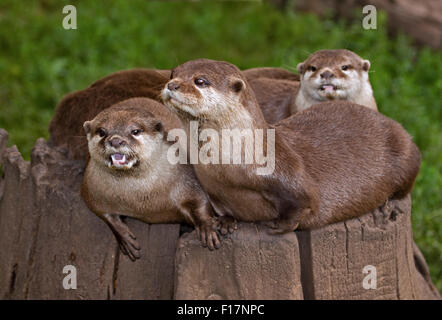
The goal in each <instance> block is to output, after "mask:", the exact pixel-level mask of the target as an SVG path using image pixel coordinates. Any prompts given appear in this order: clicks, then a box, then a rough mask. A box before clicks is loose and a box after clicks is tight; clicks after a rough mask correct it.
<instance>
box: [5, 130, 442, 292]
mask: <svg viewBox="0 0 442 320" xmlns="http://www.w3.org/2000/svg"><path fill="white" fill-rule="evenodd" d="M7 140H8V135H7V133H6V131H4V130H2V129H0V164H1V165H2V172H3V176H2V177H1V178H0V299H174V298H175V299H438V298H440V295H439V293H438V292H437V290H436V289H435V288H434V285H433V284H432V283H431V279H430V277H429V273H428V268H427V266H426V263H425V260H424V258H423V256H422V254H421V253H420V251H419V249H418V248H417V247H416V246H415V244H414V242H413V238H412V232H411V225H410V210H411V209H410V208H411V207H410V199H409V198H407V199H403V200H401V201H391V202H389V203H388V204H387V205H385V206H384V207H383V208H382V209H379V210H376V211H374V212H371V213H368V214H366V215H364V216H362V217H360V218H358V219H353V220H349V221H345V222H342V223H338V224H334V225H330V226H327V227H325V228H322V229H318V230H311V231H297V232H294V233H290V234H286V235H283V236H270V235H268V234H267V233H266V231H265V229H264V228H263V227H262V226H260V225H259V224H247V223H241V224H240V226H239V230H237V231H236V232H235V233H233V234H232V235H229V236H227V238H226V239H224V241H223V246H222V248H221V249H219V250H215V251H209V250H208V249H207V248H202V247H201V245H200V243H199V242H198V241H197V240H196V236H195V232H194V231H193V232H191V233H184V234H182V235H181V236H180V226H179V225H173V224H171V225H148V224H144V223H141V222H139V221H135V220H129V221H128V224H129V225H130V227H131V229H132V230H133V232H134V233H135V235H136V236H137V238H138V241H139V243H140V245H141V247H142V257H141V259H140V260H137V261H136V262H132V261H130V260H129V259H128V258H127V257H126V256H124V255H122V254H120V251H119V248H118V245H117V243H116V241H115V239H114V237H113V235H112V233H111V231H110V230H109V228H108V227H107V225H106V224H105V223H104V222H103V221H101V220H100V219H99V218H98V217H97V216H95V215H94V214H93V213H92V212H90V211H89V209H88V208H87V207H86V205H85V204H84V202H83V200H82V199H81V197H80V194H79V190H80V184H81V180H82V176H83V171H84V165H85V164H84V162H82V161H74V160H71V159H69V158H68V157H67V152H65V150H63V149H57V148H50V147H49V146H48V145H47V144H46V142H45V141H44V140H43V139H39V140H37V142H36V144H35V147H34V149H33V151H32V155H31V161H30V162H27V161H24V160H23V158H22V156H21V154H20V153H19V151H18V150H17V148H16V147H15V146H13V147H11V148H7ZM367 265H371V266H373V267H375V268H376V272H377V287H376V289H364V288H363V285H362V283H363V280H364V278H365V277H366V276H367V274H364V273H363V269H364V267H365V266H367ZM65 266H74V267H75V268H76V271H77V289H65V288H64V286H63V279H64V278H65V277H66V274H64V273H63V269H64V268H65Z"/></svg>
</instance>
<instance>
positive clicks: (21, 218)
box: [0, 139, 179, 299]
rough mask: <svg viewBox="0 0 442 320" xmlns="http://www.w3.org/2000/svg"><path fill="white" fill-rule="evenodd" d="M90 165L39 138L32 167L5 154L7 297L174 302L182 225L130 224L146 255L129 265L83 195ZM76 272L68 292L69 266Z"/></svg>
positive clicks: (2, 244)
mask: <svg viewBox="0 0 442 320" xmlns="http://www.w3.org/2000/svg"><path fill="white" fill-rule="evenodd" d="M83 167H84V163H82V162H80V161H72V160H68V159H66V158H64V156H63V155H62V154H61V153H59V152H58V151H56V150H53V149H51V148H49V147H48V146H47V144H46V142H45V141H44V140H42V139H39V140H38V141H37V143H36V145H35V147H34V150H33V152H32V156H31V163H29V162H25V161H24V160H23V159H22V157H21V155H20V153H19V152H18V150H17V149H16V147H12V148H9V149H7V151H6V153H5V162H4V171H5V193H4V197H3V199H2V200H1V203H0V232H1V234H0V297H3V298H8V299H114V298H115V299H120V298H123V299H171V298H172V296H173V270H174V267H173V263H174V257H175V250H176V243H177V240H178V236H179V226H178V225H154V226H149V225H147V224H142V223H137V222H136V221H130V222H129V223H130V224H131V226H132V227H133V231H134V232H135V234H136V235H137V236H138V241H139V243H140V245H141V247H142V258H141V259H140V260H139V261H137V262H135V263H132V262H128V261H126V259H127V258H126V257H125V256H123V255H120V254H119V250H118V246H117V243H116V241H115V239H114V236H113V235H112V233H111V232H110V230H109V228H108V227H107V225H106V224H105V223H104V222H103V221H101V220H100V219H99V218H98V217H96V216H95V215H94V214H93V213H92V212H90V211H89V210H88V209H87V207H86V205H85V204H84V202H83V201H82V199H81V197H80V195H79V189H80V183H81V179H82V174H83ZM66 265H73V266H75V267H76V269H77V278H78V283H77V285H78V287H77V289H76V290H65V289H64V288H63V286H62V280H63V278H64V277H65V276H66V275H65V274H63V268H64V267H65V266H66Z"/></svg>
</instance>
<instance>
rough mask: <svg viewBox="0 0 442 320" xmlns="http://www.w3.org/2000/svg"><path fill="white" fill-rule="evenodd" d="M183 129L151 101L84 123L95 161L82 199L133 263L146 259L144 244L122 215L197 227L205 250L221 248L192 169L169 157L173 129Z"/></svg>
mask: <svg viewBox="0 0 442 320" xmlns="http://www.w3.org/2000/svg"><path fill="white" fill-rule="evenodd" d="M179 126H180V122H179V120H178V119H177V118H176V116H175V115H174V114H173V113H171V112H170V111H169V110H168V109H167V108H166V107H165V106H163V105H162V104H160V103H158V102H155V101H153V100H151V99H148V98H133V99H129V100H125V101H122V102H120V103H118V104H116V105H114V106H112V107H110V108H108V109H106V110H104V111H102V112H101V113H99V114H98V115H97V116H96V117H95V118H94V119H93V120H91V121H86V122H85V123H84V130H85V132H86V135H87V140H88V147H89V153H90V159H89V161H88V164H87V167H86V172H85V175H84V179H83V185H82V189H81V195H82V197H83V199H84V200H85V202H86V204H87V206H88V207H89V209H90V210H91V211H93V212H94V213H95V214H97V215H98V216H99V217H100V218H102V219H103V220H104V221H105V222H106V223H107V224H108V225H109V227H110V228H111V230H112V231H113V233H114V234H115V237H116V238H117V240H118V242H119V244H120V248H121V250H122V251H123V253H125V254H127V255H128V256H129V257H130V259H132V260H135V259H137V258H139V257H140V252H139V250H140V246H139V244H138V243H137V241H136V238H135V236H134V235H133V233H132V232H131V231H130V230H129V228H128V226H127V225H126V224H125V223H124V222H123V220H121V216H128V217H132V218H136V219H139V220H141V221H144V222H146V223H180V222H187V223H190V224H192V225H194V226H195V228H196V230H197V232H198V233H199V234H200V238H201V241H202V243H203V245H204V246H206V245H207V246H208V247H209V249H214V248H217V247H219V245H220V241H219V238H218V234H217V232H216V227H219V226H220V221H219V220H217V218H215V217H214V214H213V209H212V207H211V205H210V203H209V200H208V199H207V196H206V194H205V193H204V191H203V189H202V188H201V186H200V184H199V183H198V181H197V179H196V177H195V173H194V171H193V168H192V166H190V165H181V164H171V163H170V162H169V161H168V159H167V150H168V148H169V146H170V145H171V144H172V142H169V141H167V139H166V135H167V131H168V130H170V129H173V128H177V127H179ZM232 227H234V225H233V224H232V225H229V226H228V227H227V225H223V226H221V229H222V230H221V232H222V233H227V229H229V230H228V231H230V232H232V231H233V229H232ZM226 228H227V229H226Z"/></svg>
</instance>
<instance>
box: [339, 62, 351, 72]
mask: <svg viewBox="0 0 442 320" xmlns="http://www.w3.org/2000/svg"><path fill="white" fill-rule="evenodd" d="M350 68H351V66H349V65H347V64H346V65H343V66H342V67H341V69H342V71H346V70H348V69H350Z"/></svg>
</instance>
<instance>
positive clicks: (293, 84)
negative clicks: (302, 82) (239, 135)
mask: <svg viewBox="0 0 442 320" xmlns="http://www.w3.org/2000/svg"><path fill="white" fill-rule="evenodd" d="M249 84H250V87H251V88H252V89H253V91H254V92H255V96H256V99H257V100H258V103H259V106H260V107H261V110H262V113H263V115H264V118H265V119H266V121H267V123H269V124H275V123H277V122H279V121H281V120H282V119H285V118H287V117H289V116H290V115H291V114H292V113H291V112H292V111H291V110H292V109H293V110H294V109H296V106H295V99H296V94H297V93H298V90H299V82H298V81H292V80H284V79H269V78H257V79H252V80H249Z"/></svg>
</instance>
